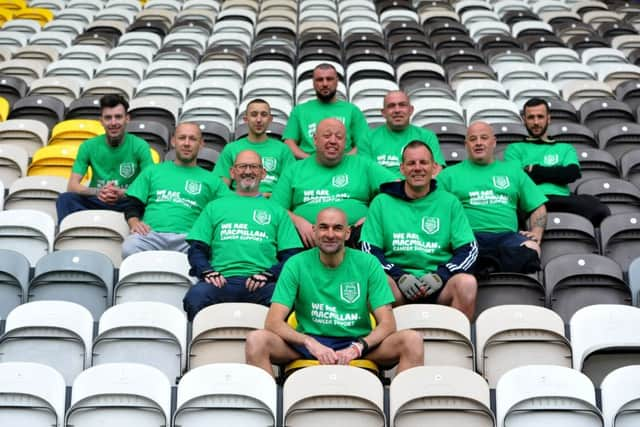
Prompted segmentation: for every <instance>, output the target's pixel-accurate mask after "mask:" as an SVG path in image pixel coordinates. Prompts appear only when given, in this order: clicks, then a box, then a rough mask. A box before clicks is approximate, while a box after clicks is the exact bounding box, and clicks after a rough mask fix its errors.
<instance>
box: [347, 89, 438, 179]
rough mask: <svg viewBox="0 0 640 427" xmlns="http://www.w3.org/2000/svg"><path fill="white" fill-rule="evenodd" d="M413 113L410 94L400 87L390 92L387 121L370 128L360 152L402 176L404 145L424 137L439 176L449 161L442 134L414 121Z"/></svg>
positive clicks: (385, 106)
mask: <svg viewBox="0 0 640 427" xmlns="http://www.w3.org/2000/svg"><path fill="white" fill-rule="evenodd" d="M412 114H413V105H411V101H410V100H409V97H408V96H407V94H405V93H404V92H402V91H400V90H394V91H391V92H389V93H387V95H386V96H385V97H384V103H383V107H382V115H383V116H384V118H385V120H386V124H385V125H384V126H378V127H377V128H375V129H373V130H372V131H370V132H369V136H368V138H366V139H365V140H363V141H362V144H360V145H358V155H362V156H365V157H368V158H370V159H371V160H373V161H374V162H377V163H378V164H379V165H380V166H384V167H385V168H388V169H390V170H391V171H393V173H394V174H395V176H396V178H398V179H402V178H403V176H402V173H401V172H400V162H401V161H400V158H401V152H402V149H403V147H404V146H405V145H407V144H408V143H409V142H411V141H415V140H418V141H422V142H424V143H425V144H427V145H428V146H429V149H430V150H431V152H432V153H433V157H434V159H435V165H434V170H433V176H434V177H435V176H436V175H437V174H438V172H440V171H441V170H442V168H443V167H444V166H445V165H446V164H445V160H444V156H443V155H442V152H441V151H440V143H439V142H438V137H437V136H436V134H435V133H434V132H433V131H431V130H429V129H425V128H421V127H418V126H414V125H412V124H411V123H410V120H411V115H412Z"/></svg>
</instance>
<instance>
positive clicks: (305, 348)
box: [245, 208, 424, 375]
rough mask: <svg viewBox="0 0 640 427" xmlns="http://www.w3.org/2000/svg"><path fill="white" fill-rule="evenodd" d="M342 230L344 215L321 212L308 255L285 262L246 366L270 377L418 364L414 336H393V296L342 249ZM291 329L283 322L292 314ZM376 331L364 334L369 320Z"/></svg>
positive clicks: (360, 257) (374, 264) (419, 346)
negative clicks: (357, 363) (312, 362)
mask: <svg viewBox="0 0 640 427" xmlns="http://www.w3.org/2000/svg"><path fill="white" fill-rule="evenodd" d="M350 231H351V230H350V227H349V225H348V223H347V218H346V215H345V213H344V212H342V211H341V210H340V209H337V208H326V209H323V210H321V211H320V212H319V213H318V216H317V219H316V221H315V225H314V230H313V232H314V239H315V240H316V247H315V248H313V249H311V250H308V251H304V252H301V253H299V254H297V255H294V256H293V257H291V258H290V259H289V260H288V261H287V263H286V264H285V266H284V269H283V270H282V273H281V274H280V278H279V279H278V282H277V284H276V290H275V292H274V294H273V297H272V302H271V307H270V308H269V312H268V314H267V319H266V320H265V329H263V330H259V331H254V332H251V333H250V334H249V335H248V336H247V342H246V347H245V354H246V360H247V363H248V364H250V365H254V366H258V367H260V368H262V369H264V370H265V371H267V372H269V373H270V374H272V375H273V372H272V370H271V366H272V363H277V364H280V363H287V362H290V361H292V360H295V359H300V358H306V359H317V360H318V361H319V362H320V363H321V364H323V365H346V364H349V363H350V362H351V361H352V360H354V359H361V358H365V359H369V360H372V361H373V362H375V363H378V364H380V365H382V366H385V367H391V366H393V365H395V364H396V363H397V364H398V371H399V372H401V371H404V370H407V369H409V368H412V367H415V366H421V365H422V364H423V363H424V346H423V343H422V336H421V335H420V334H418V333H417V332H415V331H413V330H411V329H404V330H402V331H396V324H395V319H394V317H393V311H392V309H391V303H392V302H393V300H394V298H393V294H392V293H391V290H390V289H389V287H388V286H387V281H386V279H385V275H384V272H383V271H382V267H381V266H380V264H379V263H378V260H377V259H376V258H375V257H373V256H372V255H369V254H366V253H364V252H360V251H358V250H356V249H350V248H346V247H345V242H346V241H347V239H348V238H349V233H350ZM294 307H295V313H296V319H297V322H298V326H297V328H296V329H293V328H292V327H291V326H289V325H288V324H287V317H288V316H289V314H290V313H291V312H292V310H294ZM370 311H371V312H373V316H374V317H375V319H376V326H375V327H374V328H372V327H371V320H370V318H369V312H370Z"/></svg>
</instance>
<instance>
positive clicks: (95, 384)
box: [65, 363, 171, 427]
mask: <svg viewBox="0 0 640 427" xmlns="http://www.w3.org/2000/svg"><path fill="white" fill-rule="evenodd" d="M105 420H108V421H109V423H113V424H115V425H119V426H137V427H157V426H168V425H170V423H171V383H170V382H169V380H168V379H167V377H166V376H165V375H164V374H163V373H162V372H161V371H159V370H158V369H155V368H153V367H152V366H145V365H141V364H136V363H109V364H106V365H100V366H94V367H93V368H89V369H87V370H86V371H84V372H82V373H81V374H80V375H78V378H76V380H75V381H74V383H73V388H72V389H71V405H70V407H69V409H68V410H67V413H66V417H65V425H76V426H84V427H99V426H101V425H104V422H105Z"/></svg>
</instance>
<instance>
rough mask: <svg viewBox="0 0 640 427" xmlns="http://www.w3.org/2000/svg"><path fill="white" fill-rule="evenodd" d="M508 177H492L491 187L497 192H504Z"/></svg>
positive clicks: (507, 185) (507, 186) (507, 184)
mask: <svg viewBox="0 0 640 427" xmlns="http://www.w3.org/2000/svg"><path fill="white" fill-rule="evenodd" d="M509 185H511V184H510V183H509V177H508V176H494V177H493V186H494V187H496V188H497V189H499V190H504V189H505V188H509Z"/></svg>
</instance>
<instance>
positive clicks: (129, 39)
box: [118, 31, 162, 50]
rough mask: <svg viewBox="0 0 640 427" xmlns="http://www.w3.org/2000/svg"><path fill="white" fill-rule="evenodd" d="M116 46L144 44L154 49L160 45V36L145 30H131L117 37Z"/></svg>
mask: <svg viewBox="0 0 640 427" xmlns="http://www.w3.org/2000/svg"><path fill="white" fill-rule="evenodd" d="M118 46H144V47H148V48H151V49H154V50H158V49H160V46H162V37H160V36H159V35H158V34H156V33H152V32H147V31H133V32H129V33H124V34H123V35H122V36H121V37H120V38H119V39H118Z"/></svg>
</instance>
